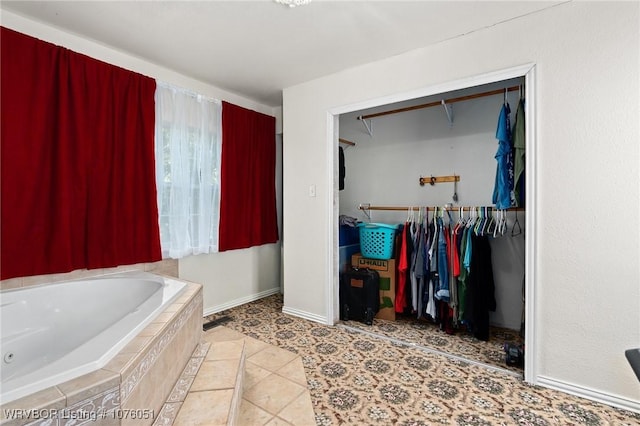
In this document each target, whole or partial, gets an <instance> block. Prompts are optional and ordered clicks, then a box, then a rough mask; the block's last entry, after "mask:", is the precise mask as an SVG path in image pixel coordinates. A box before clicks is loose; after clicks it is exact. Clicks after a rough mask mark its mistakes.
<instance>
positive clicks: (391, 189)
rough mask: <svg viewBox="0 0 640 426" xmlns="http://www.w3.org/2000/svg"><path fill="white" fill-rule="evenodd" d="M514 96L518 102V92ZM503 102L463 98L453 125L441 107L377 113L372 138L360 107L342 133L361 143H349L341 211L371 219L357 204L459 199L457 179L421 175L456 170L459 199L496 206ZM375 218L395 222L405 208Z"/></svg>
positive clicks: (412, 203) (422, 203)
mask: <svg viewBox="0 0 640 426" xmlns="http://www.w3.org/2000/svg"><path fill="white" fill-rule="evenodd" d="M509 96H510V97H509V99H510V100H511V104H512V105H514V106H515V105H516V102H517V95H516V94H513V93H510V94H509ZM502 102H503V96H501V95H497V96H489V97H485V98H480V99H476V100H471V101H464V102H459V103H456V104H454V105H453V108H454V109H453V113H454V121H453V126H451V127H450V126H449V121H448V120H447V116H446V114H445V111H444V108H442V107H439V108H438V107H431V108H424V109H418V110H413V111H407V112H402V113H398V114H392V115H386V116H382V117H376V118H373V119H372V124H373V132H372V133H373V136H371V137H370V136H369V134H368V133H367V131H366V129H365V127H364V125H363V124H362V121H360V120H358V119H357V117H358V116H359V115H362V113H361V112H356V113H350V114H343V115H342V116H341V117H340V137H341V138H345V139H348V140H351V141H355V142H356V143H357V145H356V146H353V147H349V148H348V149H346V150H345V165H346V178H345V188H344V190H342V191H340V214H346V215H350V216H354V217H357V218H359V219H361V220H364V219H365V218H366V216H364V214H363V212H362V211H361V210H359V209H358V206H359V205H360V204H361V203H370V204H371V205H378V206H443V205H445V204H446V203H453V200H452V195H453V191H454V185H453V183H452V182H451V183H450V182H445V183H437V184H435V185H433V186H431V185H429V184H426V185H424V186H420V185H419V179H420V176H426V177H429V176H431V175H433V176H449V175H453V174H454V173H455V174H456V175H459V176H460V182H458V185H457V193H458V203H457V205H461V206H469V205H491V204H492V202H491V198H492V194H493V184H494V179H495V173H496V160H495V158H494V155H495V153H496V150H497V148H498V141H497V140H496V138H495V132H496V125H497V122H498V114H499V112H500V108H501V106H502ZM416 104H417V103H416ZM390 109H392V108H386V109H384V110H390ZM513 109H514V110H515V108H513ZM513 118H514V117H513V114H512V120H513ZM371 217H372V220H373V221H374V222H388V221H392V222H396V221H403V220H404V219H405V218H406V214H404V213H398V212H393V211H372V212H371Z"/></svg>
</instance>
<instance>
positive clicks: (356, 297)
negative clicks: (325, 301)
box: [339, 268, 380, 325]
mask: <svg viewBox="0 0 640 426" xmlns="http://www.w3.org/2000/svg"><path fill="white" fill-rule="evenodd" d="M339 297H340V319H341V320H343V321H349V320H355V321H361V322H364V323H365V324H367V325H371V324H373V317H375V316H376V314H377V313H378V310H379V309H380V275H379V274H378V271H374V270H372V269H366V268H364V269H362V268H360V269H356V268H349V269H347V270H346V271H345V272H343V273H342V274H340V295H339Z"/></svg>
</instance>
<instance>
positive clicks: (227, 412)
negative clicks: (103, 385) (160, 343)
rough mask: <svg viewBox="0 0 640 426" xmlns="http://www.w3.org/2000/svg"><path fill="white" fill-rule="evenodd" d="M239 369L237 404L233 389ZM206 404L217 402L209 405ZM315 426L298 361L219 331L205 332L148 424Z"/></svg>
mask: <svg viewBox="0 0 640 426" xmlns="http://www.w3.org/2000/svg"><path fill="white" fill-rule="evenodd" d="M238 369H241V371H242V373H243V375H242V377H241V379H240V380H241V385H242V389H241V395H240V396H241V399H240V401H239V409H238V412H237V414H235V413H233V410H234V408H233V405H234V403H233V401H232V398H233V387H234V385H235V384H236V373H237V372H238ZM211 401H217V402H219V404H216V405H215V406H214V405H213V404H212V403H211ZM234 418H235V424H238V425H252V426H254V425H255V426H262V425H265V426H266V425H268V426H277V425H282V426H295V425H305V426H306V425H312V424H315V423H316V422H315V418H314V412H313V407H312V403H311V396H310V393H309V390H308V389H307V378H306V376H305V372H304V366H303V364H302V358H301V357H300V356H299V355H297V354H295V353H292V352H290V351H287V350H284V349H281V348H278V347H276V346H273V345H270V344H268V343H264V342H261V341H259V340H257V339H254V338H252V337H248V336H246V335H244V334H242V333H239V332H237V331H234V330H231V329H228V328H225V327H223V326H219V327H216V328H213V329H211V330H208V331H207V332H205V333H204V335H203V341H202V343H201V344H200V345H199V346H198V348H197V349H196V351H195V352H194V354H193V357H192V358H191V360H190V362H189V363H188V365H187V367H186V368H185V371H184V373H183V374H182V376H181V378H180V379H179V380H178V382H177V383H176V386H175V388H174V391H173V392H172V393H171V395H170V396H169V398H168V399H167V402H166V404H165V405H164V406H163V408H162V411H161V413H160V416H158V419H157V420H156V422H155V423H154V425H158V426H160V425H162V426H169V425H174V426H183V425H185V426H186V425H189V426H195V425H208V426H209V425H210V426H214V425H226V424H233V423H234V420H231V419H234Z"/></svg>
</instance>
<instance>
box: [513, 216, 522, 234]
mask: <svg viewBox="0 0 640 426" xmlns="http://www.w3.org/2000/svg"><path fill="white" fill-rule="evenodd" d="M516 225H518V230H517V231H516ZM520 234H522V227H521V226H520V221H519V220H518V210H516V221H515V222H513V227H512V228H511V236H512V237H516V236H518V235H520Z"/></svg>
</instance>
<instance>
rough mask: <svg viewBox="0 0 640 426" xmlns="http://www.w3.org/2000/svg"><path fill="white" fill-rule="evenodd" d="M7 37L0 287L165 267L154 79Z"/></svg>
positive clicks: (20, 37)
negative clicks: (25, 280)
mask: <svg viewBox="0 0 640 426" xmlns="http://www.w3.org/2000/svg"><path fill="white" fill-rule="evenodd" d="M1 31H2V32H1V43H2V46H1V47H2V49H1V70H0V71H1V88H0V89H1V98H0V102H1V104H2V110H1V117H2V129H1V135H0V136H1V138H2V139H1V142H2V144H1V152H0V156H1V159H0V165H1V167H2V170H1V190H2V194H1V202H2V212H1V217H2V225H1V233H2V234H1V244H2V247H1V249H2V263H1V275H2V279H6V278H12V277H20V276H29V275H38V274H49V273H56V272H68V271H71V270H74V269H82V268H100V267H111V266H116V265H123V264H132V263H139V262H151V261H156V260H160V259H161V252H160V237H159V229H158V211H157V201H156V189H155V168H154V119H155V111H154V94H155V81H154V80H153V79H151V78H148V77H145V76H142V75H139V74H136V73H133V72H131V71H127V70H124V69H121V68H118V67H115V66H113V65H109V64H106V63H104V62H100V61H97V60H95V59H92V58H89V57H87V56H84V55H81V54H78V53H74V52H72V51H70V50H68V49H64V48H61V47H58V46H54V45H52V44H49V43H46V42H43V41H40V40H37V39H34V38H32V37H29V36H26V35H23V34H20V33H17V32H15V31H12V30H9V29H6V28H1Z"/></svg>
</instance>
